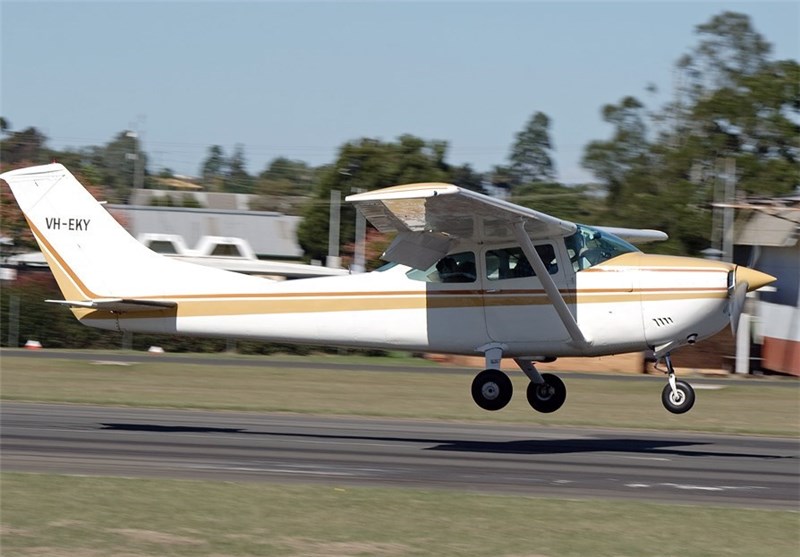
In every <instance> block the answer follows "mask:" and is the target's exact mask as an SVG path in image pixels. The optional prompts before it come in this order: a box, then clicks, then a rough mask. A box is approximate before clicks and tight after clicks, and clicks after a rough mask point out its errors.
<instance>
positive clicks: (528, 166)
mask: <svg viewBox="0 0 800 557" xmlns="http://www.w3.org/2000/svg"><path fill="white" fill-rule="evenodd" d="M549 128H550V118H549V117H548V116H547V115H546V114H544V113H543V112H536V113H534V114H533V116H531V118H530V120H528V123H527V124H526V126H525V127H524V128H523V129H522V131H520V132H519V133H517V136H516V140H515V141H514V145H513V146H512V148H511V154H510V155H509V157H508V159H509V161H510V162H511V176H512V178H513V180H514V182H515V184H516V185H518V184H526V183H530V182H547V181H553V180H555V165H554V164H553V159H552V157H551V156H550V151H551V150H552V149H553V144H552V142H551V141H550V131H549Z"/></svg>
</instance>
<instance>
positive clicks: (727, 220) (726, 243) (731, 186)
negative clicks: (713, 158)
mask: <svg viewBox="0 0 800 557" xmlns="http://www.w3.org/2000/svg"><path fill="white" fill-rule="evenodd" d="M735 196H736V160H734V159H732V158H728V159H726V160H725V206H724V207H723V209H722V260H723V261H727V262H728V263H732V262H733V201H734V198H735Z"/></svg>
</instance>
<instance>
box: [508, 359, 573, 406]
mask: <svg viewBox="0 0 800 557" xmlns="http://www.w3.org/2000/svg"><path fill="white" fill-rule="evenodd" d="M514 361H515V362H516V363H517V365H518V366H519V368H520V369H521V370H522V371H523V373H525V375H527V376H528V379H530V380H531V382H530V383H528V391H527V395H528V404H530V405H531V408H533V409H534V410H536V411H537V412H542V413H545V414H549V413H550V412H555V411H556V410H558V409H559V408H561V406H562V405H563V404H564V401H565V400H567V387H566V385H564V382H563V381H562V380H561V379H560V378H559V377H558V376H557V375H553V374H552V373H539V370H537V369H536V366H535V365H533V362H531V361H530V360H525V359H521V358H515V359H514Z"/></svg>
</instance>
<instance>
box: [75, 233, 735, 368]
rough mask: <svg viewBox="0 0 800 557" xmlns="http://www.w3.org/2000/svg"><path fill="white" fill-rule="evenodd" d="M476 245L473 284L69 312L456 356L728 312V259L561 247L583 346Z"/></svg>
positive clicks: (182, 300) (644, 339)
mask: <svg viewBox="0 0 800 557" xmlns="http://www.w3.org/2000/svg"><path fill="white" fill-rule="evenodd" d="M555 245H556V248H557V249H560V248H558V244H557V243H555ZM474 249H475V250H476V253H477V255H478V256H477V257H476V261H477V263H478V268H477V273H476V274H477V278H476V280H475V281H474V282H466V283H461V282H458V283H448V282H426V281H423V280H414V279H412V278H410V277H409V273H408V272H409V268H408V267H404V266H401V265H397V266H394V267H392V268H389V269H387V270H385V271H376V272H372V273H367V274H362V275H351V276H344V277H330V278H315V279H304V280H296V281H289V282H282V283H270V282H267V281H261V280H260V279H252V280H244V281H242V282H241V283H240V284H237V285H236V287H235V289H232V290H227V291H222V290H221V289H219V288H218V289H217V291H216V292H214V291H208V290H207V289H205V288H198V293H197V294H194V295H193V294H184V295H182V296H180V297H179V298H178V299H177V301H178V305H177V308H174V309H169V310H154V311H152V312H145V313H143V312H138V313H131V314H121V315H118V314H112V313H109V312H103V311H90V310H81V309H76V310H73V311H75V313H76V315H77V316H78V317H79V318H80V319H81V320H82V321H83V322H84V323H85V324H87V325H91V326H95V327H102V328H107V329H113V330H123V331H133V332H154V333H168V334H187V335H201V336H222V337H232V338H248V339H261V340H268V341H274V342H288V343H311V344H330V345H338V346H352V347H369V348H383V349H402V350H411V351H435V352H445V353H460V354H473V353H475V352H476V351H477V350H478V349H479V348H480V347H481V346H485V345H487V344H489V343H498V344H501V345H503V346H504V348H503V353H504V355H507V356H525V355H536V356H571V355H603V354H614V353H622V352H630V351H638V350H644V349H646V348H648V347H653V346H658V345H662V344H665V343H668V342H671V341H675V340H676V339H680V340H682V339H686V338H688V337H689V336H690V335H696V338H697V339H698V340H700V339H702V338H705V337H708V336H711V335H713V334H714V333H716V332H718V331H719V330H721V329H722V328H723V327H725V325H726V324H727V322H728V315H727V308H728V302H727V273H728V272H729V271H730V270H731V266H730V265H727V264H721V263H716V262H709V261H703V260H696V259H690V258H677V257H664V256H653V255H645V254H642V253H630V254H625V255H623V256H620V257H617V258H614V259H611V260H609V261H606V262H605V263H602V264H600V265H597V266H595V267H591V268H589V269H585V270H583V271H580V272H574V271H573V269H572V268H571V265H570V264H569V261H568V259H566V258H565V254H561V253H558V257H559V260H560V261H566V262H567V264H566V265H564V264H561V265H560V266H559V269H558V271H556V272H554V273H553V274H552V278H553V279H554V281H555V282H556V284H557V285H558V287H559V290H560V291H561V293H562V295H563V296H564V299H565V300H566V302H567V304H568V306H569V308H570V311H571V312H572V313H573V315H574V316H575V318H576V321H577V323H578V325H579V327H580V329H581V331H582V332H583V334H584V336H585V338H586V339H587V341H588V344H586V345H583V346H580V345H577V344H576V343H574V342H572V339H571V338H570V335H569V333H568V332H567V329H566V328H565V326H564V325H563V323H562V322H561V320H560V319H559V317H558V315H557V314H556V312H555V310H554V309H553V306H552V304H551V303H550V301H549V299H548V297H547V295H546V294H545V292H544V290H543V289H542V287H541V284H540V282H539V280H538V279H537V278H536V277H525V278H509V279H505V280H491V279H489V278H488V277H487V270H486V268H485V267H484V264H483V263H482V262H484V261H485V258H484V257H481V255H482V254H483V253H484V252H486V251H487V250H488V249H489V248H482V247H480V246H474ZM242 278H243V279H245V277H242ZM246 278H248V279H249V278H250V277H246ZM237 282H239V281H237ZM203 290H205V292H203ZM119 294H120V295H122V294H123V293H119ZM154 298H155V299H157V298H158V297H157V296H156V297H154ZM170 299H173V300H174V299H176V297H175V296H170Z"/></svg>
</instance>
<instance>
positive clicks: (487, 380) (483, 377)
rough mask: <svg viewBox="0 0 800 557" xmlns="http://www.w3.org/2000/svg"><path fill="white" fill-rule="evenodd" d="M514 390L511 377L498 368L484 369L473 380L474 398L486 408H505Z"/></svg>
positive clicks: (476, 402)
mask: <svg viewBox="0 0 800 557" xmlns="http://www.w3.org/2000/svg"><path fill="white" fill-rule="evenodd" d="M513 392H514V387H513V386H512V385H511V379H509V378H508V375H506V374H505V373H503V372H502V371H500V370H497V369H487V370H484V371H482V372H480V373H479V374H478V375H476V376H475V379H474V380H473V381H472V399H473V400H474V401H475V404H477V405H478V406H480V407H481V408H483V409H484V410H491V411H495V410H500V409H501V408H505V406H506V405H507V404H508V402H509V401H510V400H511V395H512V394H513Z"/></svg>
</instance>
